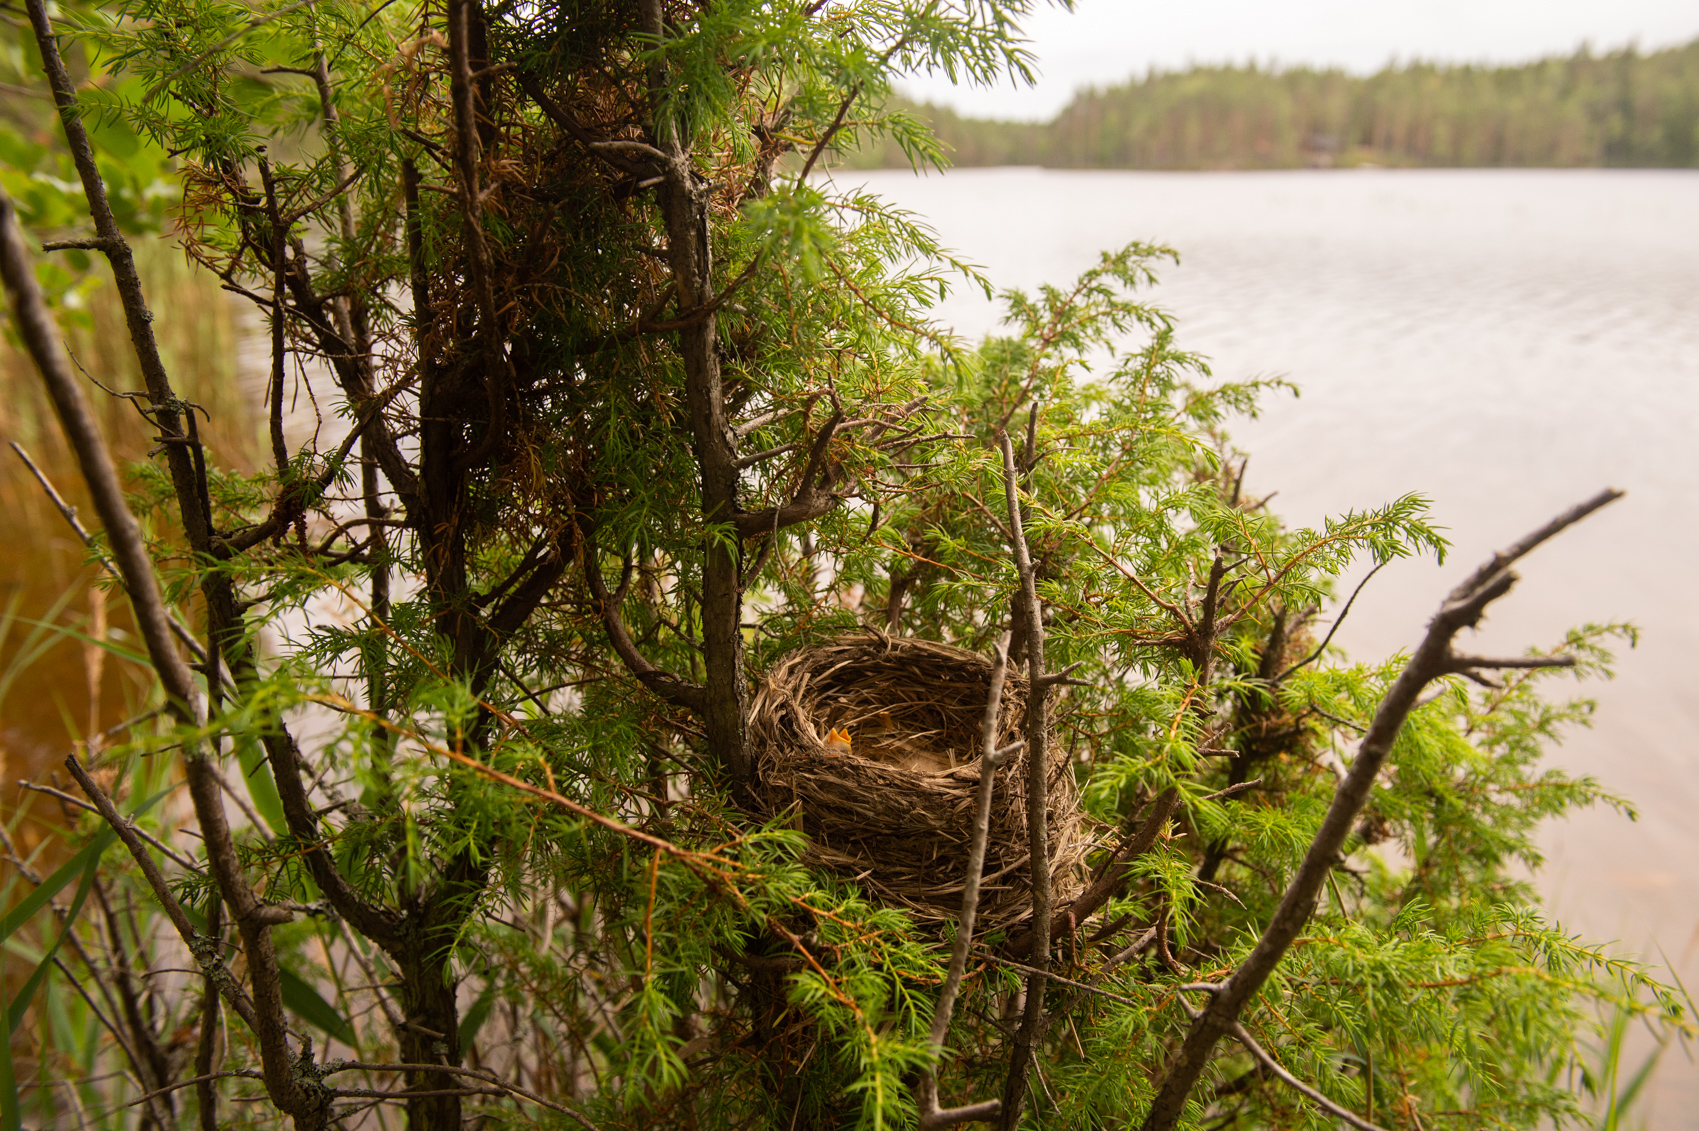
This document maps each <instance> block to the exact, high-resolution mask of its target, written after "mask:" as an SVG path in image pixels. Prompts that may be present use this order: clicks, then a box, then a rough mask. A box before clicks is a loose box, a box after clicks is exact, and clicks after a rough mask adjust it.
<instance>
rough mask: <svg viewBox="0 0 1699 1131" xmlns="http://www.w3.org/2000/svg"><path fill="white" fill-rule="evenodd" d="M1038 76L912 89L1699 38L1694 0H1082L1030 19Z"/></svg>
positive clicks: (1477, 56)
mask: <svg viewBox="0 0 1699 1131" xmlns="http://www.w3.org/2000/svg"><path fill="white" fill-rule="evenodd" d="M1027 34H1028V36H1029V37H1030V38H1031V40H1032V45H1033V50H1034V52H1035V53H1036V54H1037V56H1038V66H1039V70H1040V72H1041V74H1040V77H1039V81H1038V85H1037V86H1035V87H1027V88H1022V89H1015V88H1013V87H1010V88H1004V89H993V90H985V89H972V88H965V89H957V88H954V87H951V86H950V85H949V84H948V83H947V82H945V81H943V80H942V79H938V80H930V79H925V78H917V79H915V80H913V81H911V82H910V83H908V84H907V85H906V87H905V89H906V90H907V91H908V92H909V93H910V94H911V95H913V96H915V97H918V98H922V99H926V100H929V101H933V102H944V103H947V104H949V105H951V106H954V107H956V108H957V109H958V110H961V111H962V112H964V113H968V114H973V115H976V116H982V117H998V118H1025V119H1043V118H1048V117H1050V116H1052V115H1053V114H1055V113H1056V111H1058V110H1060V109H1061V108H1062V107H1063V105H1065V104H1066V103H1067V101H1068V99H1069V98H1070V97H1071V96H1072V95H1073V93H1074V91H1075V90H1076V89H1078V88H1079V87H1082V86H1094V85H1095V86H1105V85H1109V84H1112V83H1117V82H1123V81H1125V80H1126V79H1127V78H1128V77H1129V76H1130V75H1132V74H1134V73H1143V72H1144V71H1145V70H1146V69H1147V68H1149V67H1151V66H1152V65H1155V66H1159V67H1164V68H1175V67H1184V66H1186V65H1187V64H1189V63H1194V62H1199V63H1218V62H1235V63H1242V62H1245V61H1246V60H1250V59H1255V60H1257V61H1258V62H1264V63H1266V62H1269V61H1274V62H1278V63H1281V64H1289V65H1290V64H1301V63H1307V64H1316V65H1335V66H1342V67H1345V68H1347V69H1349V70H1352V71H1357V72H1369V71H1374V70H1378V69H1379V68H1380V67H1382V66H1384V65H1385V64H1386V63H1387V62H1388V61H1390V60H1407V59H1411V58H1421V59H1432V60H1443V61H1448V62H1487V61H1490V62H1520V61H1522V60H1526V59H1531V58H1535V57H1537V56H1540V55H1547V54H1552V53H1554V52H1563V53H1567V52H1570V51H1573V50H1575V48H1576V47H1578V46H1580V45H1581V44H1582V43H1584V42H1587V43H1591V44H1592V45H1593V46H1594V48H1595V49H1602V48H1612V47H1619V46H1621V45H1623V44H1625V43H1630V42H1634V43H1638V44H1639V45H1640V47H1641V48H1642V49H1652V48H1657V47H1666V46H1670V45H1672V44H1676V43H1685V42H1687V41H1689V40H1692V39H1694V38H1699V4H1696V3H1694V0H1077V3H1076V4H1075V10H1074V12H1073V13H1072V14H1069V13H1067V12H1063V11H1060V10H1057V9H1054V8H1050V9H1045V10H1044V11H1042V12H1040V13H1039V14H1038V15H1036V16H1034V17H1033V18H1032V19H1031V20H1030V21H1029V22H1028V25H1027Z"/></svg>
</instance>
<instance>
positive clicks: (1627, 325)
mask: <svg viewBox="0 0 1699 1131" xmlns="http://www.w3.org/2000/svg"><path fill="white" fill-rule="evenodd" d="M845 178H846V179H851V178H853V180H854V181H856V182H863V181H864V182H865V183H867V184H868V185H869V186H870V187H872V188H873V189H874V190H876V191H878V192H880V193H881V194H883V195H885V196H886V197H888V198H889V199H892V200H894V201H896V202H897V203H899V204H902V205H905V206H907V207H909V208H911V209H913V210H914V211H916V212H918V213H920V214H921V215H923V216H924V217H926V218H927V219H929V220H930V221H931V222H932V223H933V224H934V226H936V227H937V229H938V230H939V232H940V234H941V236H942V237H943V240H944V242H945V243H946V244H947V245H948V246H950V247H952V248H954V249H956V250H957V251H958V252H960V253H961V254H962V255H964V256H965V257H966V258H968V259H969V260H971V261H975V262H978V263H981V264H984V265H985V267H986V270H987V273H988V274H989V275H990V277H991V279H992V281H993V282H994V283H996V284H997V285H998V286H999V287H1011V286H1018V287H1032V286H1034V285H1036V284H1037V283H1039V282H1042V281H1065V280H1066V279H1069V278H1071V277H1072V276H1073V275H1075V274H1077V273H1078V272H1079V271H1080V270H1081V269H1082V268H1084V267H1086V266H1087V265H1089V264H1090V263H1091V262H1092V261H1093V260H1094V259H1095V257H1096V254H1097V252H1098V251H1099V250H1100V249H1103V248H1107V247H1111V246H1119V245H1120V244H1122V243H1125V242H1126V241H1128V240H1132V239H1144V240H1152V241H1156V242H1159V243H1166V244H1169V245H1171V246H1173V247H1175V248H1177V249H1178V250H1179V251H1180V252H1181V255H1182V263H1181V265H1180V266H1179V267H1178V268H1171V269H1169V270H1167V271H1165V272H1164V274H1163V278H1164V281H1163V283H1162V285H1161V287H1160V288H1159V289H1158V291H1157V299H1158V301H1159V302H1160V303H1161V304H1162V305H1164V306H1166V307H1167V308H1168V309H1170V310H1171V311H1173V312H1174V313H1175V314H1177V315H1178V316H1179V322H1180V331H1179V345H1180V346H1181V347H1182V348H1187V349H1193V350H1197V351H1200V352H1202V353H1204V354H1207V355H1209V356H1210V358H1211V359H1212V361H1213V364H1214V369H1215V373H1216V375H1217V376H1218V377H1221V378H1227V379H1239V378H1245V377H1249V376H1253V375H1276V374H1279V375H1284V376H1286V377H1289V378H1290V379H1292V380H1293V381H1295V382H1296V383H1297V384H1298V385H1299V386H1300V387H1301V389H1302V391H1303V396H1302V398H1301V400H1298V401H1296V402H1293V401H1291V400H1278V401H1273V402H1271V403H1269V405H1268V408H1267V411H1266V412H1265V414H1264V416H1263V418H1262V419H1261V420H1259V421H1256V422H1253V423H1250V424H1241V425H1240V426H1239V427H1238V428H1237V429H1236V430H1235V435H1236V438H1237V440H1238V442H1239V443H1240V445H1241V446H1242V447H1244V448H1245V449H1246V450H1247V451H1249V452H1251V453H1252V456H1253V458H1252V463H1251V472H1250V479H1251V480H1252V481H1253V486H1254V489H1255V490H1256V491H1257V492H1258V493H1259V494H1260V493H1266V492H1268V491H1273V490H1276V489H1278V490H1279V492H1280V496H1279V498H1278V500H1277V501H1276V503H1275V509H1276V510H1277V511H1279V512H1281V513H1283V514H1284V515H1285V516H1286V517H1287V518H1288V519H1289V520H1293V521H1298V522H1303V523H1310V522H1314V521H1316V520H1318V519H1319V518H1320V517H1321V516H1322V515H1324V514H1328V513H1338V512H1342V511H1345V510H1347V509H1350V508H1352V507H1361V506H1366V505H1370V504H1374V503H1378V502H1382V501H1385V500H1387V499H1391V498H1393V497H1396V496H1397V495H1400V494H1402V493H1404V492H1407V491H1420V492H1422V493H1424V494H1426V495H1428V496H1429V497H1430V498H1432V500H1433V503H1434V513H1435V515H1436V517H1437V519H1438V521H1439V522H1441V523H1443V524H1445V525H1446V526H1448V527H1449V528H1450V536H1451V538H1452V539H1453V541H1454V543H1455V545H1456V548H1455V550H1454V552H1453V554H1452V557H1451V559H1450V560H1449V562H1448V564H1447V565H1446V566H1445V567H1444V568H1436V567H1435V565H1434V564H1433V562H1432V561H1431V560H1430V561H1425V562H1404V563H1399V564H1398V565H1396V566H1394V567H1392V568H1389V569H1387V570H1385V571H1383V573H1382V574H1381V575H1380V577H1379V578H1377V579H1376V581H1375V583H1374V585H1373V586H1372V587H1371V588H1370V589H1369V590H1368V591H1366V592H1365V594H1364V597H1363V598H1362V600H1360V601H1358V603H1357V606H1356V609H1355V611H1353V613H1352V615H1351V620H1350V621H1348V622H1347V624H1346V625H1345V627H1344V628H1343V629H1341V631H1340V637H1339V639H1340V640H1341V641H1342V642H1343V643H1344V644H1345V646H1346V647H1347V648H1348V649H1349V650H1350V651H1351V652H1352V653H1353V654H1355V655H1358V656H1364V657H1371V656H1378V655H1384V654H1386V653H1388V652H1391V651H1393V650H1395V649H1399V648H1407V647H1410V646H1412V645H1413V644H1414V643H1415V641H1416V640H1417V639H1418V636H1419V633H1420V630H1421V627H1422V625H1423V623H1424V622H1425V620H1426V618H1427V617H1428V616H1429V615H1430V614H1431V613H1432V611H1433V609H1434V607H1435V606H1436V604H1437V602H1438V599H1439V597H1440V595H1441V594H1443V593H1444V592H1445V591H1446V590H1447V589H1448V588H1449V587H1450V586H1451V585H1452V584H1455V582H1456V581H1457V580H1459V571H1461V570H1467V569H1468V568H1471V567H1472V566H1473V565H1474V564H1475V563H1476V562H1478V561H1479V560H1480V559H1482V558H1484V557H1485V556H1487V555H1488V554H1489V553H1490V552H1491V551H1492V549H1493V548H1494V547H1495V546H1497V545H1501V544H1503V543H1506V542H1508V541H1510V540H1511V539H1512V538H1514V537H1517V536H1519V535H1520V534H1522V533H1523V532H1525V531H1527V530H1529V529H1532V528H1533V527H1535V526H1537V525H1539V524H1540V523H1541V522H1543V521H1544V520H1545V519H1546V518H1547V517H1549V516H1551V515H1552V514H1555V513H1556V512H1558V511H1560V510H1562V509H1563V508H1565V507H1567V506H1568V505H1570V504H1572V503H1574V502H1577V501H1579V500H1581V499H1583V498H1585V497H1587V496H1589V495H1591V494H1592V493H1594V492H1595V491H1597V490H1598V489H1599V488H1600V487H1602V486H1605V485H1607V484H1608V485H1612V486H1617V487H1622V488H1625V489H1627V490H1628V492H1629V495H1628V497H1627V498H1626V499H1624V500H1622V501H1621V502H1619V503H1617V504H1615V505H1614V506H1613V507H1611V508H1609V509H1608V510H1607V511H1605V512H1603V513H1602V514H1600V515H1599V516H1597V517H1596V518H1594V519H1591V520H1589V521H1588V522H1587V523H1586V524H1584V525H1583V526H1581V527H1579V528H1577V529H1575V530H1573V531H1571V532H1569V533H1567V534H1565V535H1564V536H1563V538H1562V539H1560V540H1559V541H1557V542H1555V543H1552V544H1551V545H1549V546H1546V547H1544V548H1542V549H1541V550H1540V551H1538V552H1537V553H1536V554H1535V555H1534V556H1532V557H1531V558H1530V559H1529V560H1528V561H1527V563H1526V565H1525V567H1524V568H1523V569H1522V571H1521V572H1522V574H1523V578H1524V580H1523V582H1522V584H1521V585H1520V587H1519V588H1518V591H1517V592H1516V593H1515V594H1513V595H1512V596H1511V597H1510V598H1509V599H1507V600H1505V601H1503V602H1501V603H1500V605H1499V606H1495V609H1494V616H1493V622H1492V623H1491V624H1489V625H1487V626H1485V630H1484V632H1483V633H1482V635H1483V637H1485V640H1484V641H1483V642H1482V644H1481V648H1480V650H1481V651H1490V650H1492V649H1493V648H1495V647H1496V648H1498V649H1500V650H1502V649H1505V648H1510V649H1515V650H1520V649H1522V648H1524V647H1526V646H1527V645H1529V644H1549V643H1553V642H1555V641H1556V640H1557V639H1559V638H1560V634H1561V633H1562V632H1563V630H1564V629H1565V628H1566V627H1568V626H1570V625H1572V624H1576V623H1580V622H1583V621H1607V620H1632V621H1635V622H1637V623H1638V624H1639V625H1640V626H1641V627H1642V629H1643V630H1644V636H1643V639H1642V643H1641V645H1640V647H1639V648H1638V649H1636V650H1635V651H1634V652H1632V653H1629V654H1627V655H1624V656H1622V657H1620V659H1621V662H1620V664H1619V666H1618V677H1617V679H1616V680H1615V681H1614V682H1612V683H1610V684H1606V685H1603V686H1598V685H1594V686H1592V687H1589V688H1588V689H1587V692H1588V693H1589V694H1593V695H1596V697H1597V698H1598V700H1599V712H1598V715H1597V717H1596V720H1595V726H1594V728H1593V729H1592V730H1591V731H1588V732H1584V733H1581V734H1578V735H1575V736H1574V737H1573V738H1572V739H1571V740H1570V741H1569V742H1568V743H1567V744H1566V745H1565V747H1564V748H1563V749H1562V750H1561V751H1559V752H1558V753H1557V755H1556V759H1555V760H1556V761H1557V762H1558V763H1559V764H1561V765H1563V766H1565V767H1567V768H1569V769H1571V770H1573V771H1575V772H1579V773H1587V774H1592V775H1594V776H1595V777H1598V778H1599V779H1601V780H1602V781H1603V782H1604V783H1605V784H1606V785H1607V786H1609V787H1611V788H1613V789H1615V790H1617V791H1619V792H1620V793H1623V794H1625V795H1627V796H1628V797H1629V798H1631V799H1632V800H1633V801H1634V803H1635V804H1636V805H1637V806H1638V807H1639V809H1640V813H1641V818H1640V820H1639V821H1638V822H1637V823H1630V822H1629V821H1627V820H1625V819H1623V818H1621V817H1619V816H1617V815H1616V814H1614V813H1611V812H1609V811H1595V812H1589V813H1584V814H1582V815H1580V816H1578V817H1576V818H1574V819H1571V820H1569V821H1567V822H1565V823H1563V824H1561V825H1556V826H1553V827H1552V828H1550V829H1548V830H1547V831H1546V833H1545V835H1544V837H1543V843H1544V845H1545V847H1546V849H1547V851H1548V854H1549V860H1548V864H1547V866H1546V868H1545V869H1544V870H1543V872H1542V873H1541V874H1540V876H1539V878H1538V882H1539V885H1540V886H1541V888H1542V889H1543V890H1544V891H1545V892H1546V894H1547V896H1548V899H1549V901H1550V904H1551V906H1552V907H1553V908H1554V909H1555V910H1556V912H1557V913H1558V915H1559V916H1560V917H1561V919H1562V920H1563V921H1564V923H1565V924H1566V925H1567V926H1569V927H1570V928H1571V929H1573V930H1576V931H1579V932H1580V933H1582V934H1584V935H1587V936H1589V937H1591V938H1594V939H1618V940H1621V942H1622V943H1623V944H1624V945H1625V946H1626V947H1628V948H1631V949H1635V950H1639V951H1640V952H1641V953H1643V954H1645V955H1646V956H1647V957H1648V958H1649V959H1650V960H1652V961H1654V962H1657V961H1660V958H1659V953H1660V948H1661V950H1662V951H1663V952H1665V953H1667V954H1668V955H1669V956H1670V959H1671V960H1672V961H1674V962H1675V964H1676V965H1677V967H1678V968H1679V969H1681V970H1682V972H1683V977H1684V978H1685V980H1686V981H1687V984H1688V985H1689V986H1699V820H1696V819H1695V818H1694V816H1693V814H1694V813H1695V812H1699V601H1696V600H1695V599H1694V598H1693V596H1692V593H1691V590H1690V587H1689V583H1688V575H1689V574H1690V572H1691V570H1692V563H1693V561H1694V560H1695V559H1696V558H1699V522H1696V521H1695V519H1696V517H1699V516H1696V515H1695V513H1694V512H1695V499H1696V498H1699V463H1696V461H1695V458H1694V455H1693V451H1694V440H1693V437H1694V436H1695V435H1696V434H1699V208H1696V205H1699V173H1694V172H1688V171H1669V172H1665V171H1656V172H1653V171H1627V170H1610V171H1605V170H1576V171H1563V172H1554V171H1539V170H1514V171H1511V170H1504V171H1500V170H1490V171H1489V170H1468V171H1451V170H1445V171H1438V170H1435V171H1401V172H1390V171H1384V172H1354V173H1311V172H1282V173H1266V174H1264V173H1239V174H1212V173H1201V174H1192V173H1122V172H1051V171H1038V170H1027V169H992V170H963V171H960V172H956V173H951V174H949V175H948V176H946V177H939V176H932V177H930V178H926V179H917V178H915V177H912V176H910V175H908V174H906V173H894V172H886V173H874V174H866V173H854V174H845ZM994 319H995V311H994V310H993V308H991V307H990V306H988V305H987V304H985V303H984V302H983V301H981V300H980V299H979V297H978V296H977V294H970V295H964V296H961V297H958V298H954V299H952V300H951V302H950V305H949V307H948V308H947V311H946V320H948V321H952V322H954V324H955V325H956V326H957V327H958V328H959V329H961V330H962V331H964V332H966V333H969V334H979V333H982V332H984V331H986V330H989V329H991V328H992V327H993V325H994ZM1661 1075H1662V1079H1661V1081H1660V1085H1659V1088H1658V1093H1659V1094H1658V1095H1657V1096H1655V1097H1654V1110H1653V1116H1654V1118H1653V1125H1654V1126H1655V1127H1658V1128H1660V1129H1674V1128H1690V1127H1693V1128H1699V1070H1695V1068H1694V1067H1693V1065H1692V1064H1691V1063H1690V1062H1688V1061H1687V1060H1686V1059H1685V1058H1684V1057H1683V1056H1682V1055H1681V1054H1680V1053H1679V1052H1671V1054H1670V1055H1669V1056H1667V1057H1666V1058H1665V1062H1664V1067H1663V1070H1662V1073H1661Z"/></svg>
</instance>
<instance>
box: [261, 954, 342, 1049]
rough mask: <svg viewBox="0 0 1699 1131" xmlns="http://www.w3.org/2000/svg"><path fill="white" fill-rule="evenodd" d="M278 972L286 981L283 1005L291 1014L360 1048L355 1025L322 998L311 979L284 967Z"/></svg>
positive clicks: (280, 977)
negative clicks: (356, 1039) (309, 980)
mask: <svg viewBox="0 0 1699 1131" xmlns="http://www.w3.org/2000/svg"><path fill="white" fill-rule="evenodd" d="M277 973H278V976H279V980H280V981H281V982H282V983H283V1004H284V1005H285V1006H286V1007H287V1008H288V1009H289V1010H290V1011H291V1012H292V1013H294V1014H295V1015H296V1016H297V1017H299V1018H300V1019H301V1020H303V1021H305V1022H307V1023H308V1024H310V1025H316V1026H318V1027H319V1028H320V1029H323V1030H324V1031H325V1032H326V1033H328V1034H330V1035H331V1036H332V1037H335V1038H336V1039H337V1040H339V1041H341V1042H342V1043H343V1044H345V1045H348V1046H349V1047H350V1048H357V1047H359V1046H358V1045H357V1044H356V1042H355V1037H354V1026H352V1025H350V1024H349V1023H348V1019H347V1018H346V1017H344V1016H342V1014H340V1013H338V1012H337V1011H336V1007H335V1006H334V1005H331V1004H330V1002H328V1001H326V1000H325V999H324V998H322V997H320V996H319V992H318V991H317V990H315V989H314V988H313V987H312V984H311V983H310V982H308V981H307V980H306V979H304V978H302V977H301V976H300V975H299V974H296V973H295V972H293V971H291V970H286V969H283V968H281V967H279V968H278V971H277Z"/></svg>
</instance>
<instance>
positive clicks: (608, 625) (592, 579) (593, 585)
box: [581, 533, 706, 713]
mask: <svg viewBox="0 0 1699 1131" xmlns="http://www.w3.org/2000/svg"><path fill="white" fill-rule="evenodd" d="M581 544H582V547H583V549H582V553H583V555H584V561H583V569H584V583H585V584H586V585H588V586H589V588H590V597H591V599H592V600H594V601H595V603H596V612H597V613H598V614H599V615H600V616H601V618H602V627H603V628H604V629H606V631H607V634H608V643H610V644H612V645H613V649H614V651H615V652H616V653H618V654H619V658H620V660H621V661H622V662H623V663H624V664H625V666H626V669H627V670H629V671H630V672H631V674H632V675H634V676H636V677H637V678H638V680H639V681H640V682H641V683H642V684H643V686H644V687H647V688H648V689H649V690H650V691H652V692H654V693H655V694H656V695H658V696H660V697H661V698H662V699H665V700H666V701H667V702H668V703H671V704H673V705H674V706H678V707H683V708H685V709H686V710H688V711H694V712H697V713H700V712H701V711H702V709H703V707H704V705H705V703H706V692H705V691H704V690H703V688H702V685H701V684H697V683H691V682H689V681H687V680H683V679H680V678H679V677H678V676H676V675H674V674H673V673H671V672H669V671H663V670H662V669H660V668H657V667H656V666H655V665H654V664H651V663H650V662H649V660H648V659H647V657H645V656H644V655H643V653H642V652H640V651H638V648H637V643H636V641H634V640H632V639H631V633H630V631H628V630H627V629H626V627H625V619H624V618H623V617H621V616H620V612H619V602H618V601H616V600H615V599H614V596H613V594H611V593H609V592H608V586H607V582H606V581H604V580H602V567H601V565H600V564H599V563H598V561H597V551H596V542H595V539H594V537H593V536H592V535H590V534H588V533H586V534H585V535H584V537H583V539H582V543H581Z"/></svg>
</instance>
